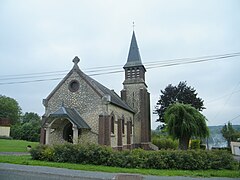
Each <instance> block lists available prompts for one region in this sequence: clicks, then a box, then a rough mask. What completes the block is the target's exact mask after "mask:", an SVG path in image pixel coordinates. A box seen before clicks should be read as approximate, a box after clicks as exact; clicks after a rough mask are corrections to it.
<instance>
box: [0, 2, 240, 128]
mask: <svg viewBox="0 0 240 180" xmlns="http://www.w3.org/2000/svg"><path fill="white" fill-rule="evenodd" d="M133 21H134V22H135V27H134V29H135V33H136V38H137V42H138V46H139V49H140V54H141V58H142V61H143V63H144V64H148V63H149V62H155V61H165V60H173V59H179V58H195V57H201V56H209V55H218V54H228V53H236V52H240V1H239V0H199V1H197V0H194V1H193V0H192V1H190V0H184V1H183V0H182V1H181V0H175V1H174V0H166V1H161V0H156V1H154V0H148V1H141V0H131V1H130V0H121V1H113V0H102V1H100V0H86V1H83V0H34V1H33V0H0V67H1V68H0V69H1V71H0V94H2V95H6V96H9V97H12V98H14V99H16V100H17V101H18V103H19V104H20V106H21V108H22V110H23V112H36V113H38V114H39V115H43V114H44V107H43V105H42V99H44V98H46V97H47V96H48V94H49V93H50V92H51V91H52V90H53V89H54V87H55V86H56V85H57V84H58V83H59V81H60V80H55V81H53V80H52V81H50V80H48V81H43V82H32V83H20V84H19V83H14V84H6V83H11V82H19V81H29V80H38V79H49V78H56V77H60V78H63V77H64V74H67V72H68V71H70V70H71V68H72V66H73V63H72V59H73V58H74V57H75V56H78V57H79V58H80V59H81V62H80V63H79V66H80V68H81V69H82V70H83V71H87V70H88V69H90V68H93V67H100V66H112V65H113V66H114V65H122V66H123V65H124V64H125V63H126V60H127V55H128V50H129V46H130V40H131V36H132V31H133V27H132V22H133ZM65 70H66V71H65ZM119 70H121V67H120V68H119ZM53 71H65V73H63V74H62V73H61V75H56V76H46V77H45V76H44V77H43V76H42V77H36V78H34V79H30V78H26V77H25V78H23V77H20V76H8V75H21V74H30V76H29V75H28V77H31V76H32V75H31V74H33V73H42V72H53ZM58 74H59V73H58ZM87 74H88V73H87ZM89 74H90V73H89ZM35 75H36V74H35ZM16 77H20V78H21V79H16ZM9 78H15V79H9ZM93 78H94V79H96V80H97V81H99V82H100V83H102V84H103V85H105V86H106V87H108V88H109V89H114V90H115V91H116V92H119V91H120V90H121V89H122V87H123V86H122V82H123V80H124V73H123V72H122V73H116V74H105V75H99V76H93ZM180 81H187V84H188V85H190V86H192V87H194V88H195V89H196V90H197V92H198V96H199V97H201V98H202V99H203V100H204V106H205V107H206V109H205V110H204V111H203V114H204V115H205V116H206V117H207V119H208V125H223V124H224V123H227V121H229V120H231V122H232V123H233V124H240V56H237V57H232V58H226V59H219V60H213V61H207V62H202V63H193V64H185V65H179V66H170V67H159V68H154V69H148V70H147V73H146V83H147V85H148V89H149V92H150V93H151V108H152V111H153V110H154V107H155V105H156V102H157V100H158V98H159V95H160V90H163V89H164V88H165V87H166V86H167V85H168V84H173V85H177V84H178V83H179V82H180ZM237 116H238V118H235V117H237ZM156 119H157V117H156V115H152V129H155V128H156V127H157V125H158V123H155V120H156Z"/></svg>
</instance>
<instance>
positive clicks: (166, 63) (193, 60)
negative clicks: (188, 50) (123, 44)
mask: <svg viewBox="0 0 240 180" xmlns="http://www.w3.org/2000/svg"><path fill="white" fill-rule="evenodd" d="M235 56H240V52H236V53H228V54H221V55H210V56H200V57H195V58H178V59H170V60H161V61H152V62H148V63H146V64H144V65H145V66H146V67H149V68H151V66H156V65H157V67H158V65H163V66H160V67H165V66H169V65H170V66H173V65H179V63H180V64H185V63H196V62H198V61H199V62H204V61H210V60H216V59H222V58H229V57H235ZM121 67H122V65H111V66H100V67H92V68H87V69H85V70H84V71H85V72H86V73H90V72H96V71H106V70H114V69H118V68H121ZM67 71H68V70H62V71H48V72H39V73H27V74H15V75H1V76H0V78H1V79H0V80H3V79H4V78H7V77H14V76H24V77H25V76H35V75H44V74H55V73H63V72H67ZM24 77H23V78H24Z"/></svg>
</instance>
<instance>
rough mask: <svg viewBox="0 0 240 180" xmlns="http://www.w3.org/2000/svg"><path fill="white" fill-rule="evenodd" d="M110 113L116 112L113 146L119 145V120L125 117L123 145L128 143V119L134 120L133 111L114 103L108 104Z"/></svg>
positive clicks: (112, 138) (112, 137)
mask: <svg viewBox="0 0 240 180" xmlns="http://www.w3.org/2000/svg"><path fill="white" fill-rule="evenodd" d="M108 114H114V120H115V123H114V134H111V146H112V147H116V146H117V139H118V133H117V128H118V125H117V121H118V119H122V118H124V132H125V133H124V134H122V137H121V138H122V143H123V145H126V144H127V121H130V120H133V113H131V112H129V111H126V110H123V109H122V108H119V107H118V106H115V105H113V104H109V105H108ZM131 142H132V136H131Z"/></svg>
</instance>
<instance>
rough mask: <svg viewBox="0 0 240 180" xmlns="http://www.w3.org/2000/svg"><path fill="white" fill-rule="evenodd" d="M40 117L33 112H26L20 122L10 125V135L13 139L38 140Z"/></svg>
mask: <svg viewBox="0 0 240 180" xmlns="http://www.w3.org/2000/svg"><path fill="white" fill-rule="evenodd" d="M40 129H41V119H40V116H39V115H38V114H36V113H33V112H30V113H28V112H26V113H25V114H24V115H23V116H22V117H21V123H18V124H15V125H14V126H12V127H11V136H12V137H13V138H14V139H22V140H27V141H39V140H40Z"/></svg>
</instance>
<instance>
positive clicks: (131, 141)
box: [41, 31, 153, 150]
mask: <svg viewBox="0 0 240 180" xmlns="http://www.w3.org/2000/svg"><path fill="white" fill-rule="evenodd" d="M79 61H80V60H79V58H78V57H75V58H74V59H73V63H74V65H73V68H72V69H71V70H70V72H69V73H68V74H67V75H66V76H65V77H64V78H63V79H62V81H61V82H60V83H59V84H58V85H57V86H56V88H55V89H54V90H53V91H52V92H51V93H50V94H49V95H48V97H47V98H46V99H44V100H43V105H44V106H45V114H44V115H43V119H42V129H41V143H43V144H57V143H64V142H70V143H86V142H89V143H97V144H100V145H107V146H111V147H112V148H114V149H118V150H121V149H132V148H138V147H141V148H143V149H151V148H153V145H152V144H151V143H150V142H151V120H150V94H149V92H148V90H147V85H146V82H145V72H146V69H145V67H144V65H143V64H142V61H141V57H140V53H139V49H138V45H137V41H136V37H135V33H134V31H133V34H132V39H131V44H130V49H129V54H128V58H127V62H126V64H125V65H124V66H123V69H124V70H125V79H124V81H123V89H122V91H121V96H119V95H118V94H117V93H116V92H115V91H114V90H110V89H108V88H107V87H105V86H104V85H102V84H100V83H99V82H97V81H96V80H94V79H92V78H91V77H89V76H88V75H86V74H85V73H84V72H82V71H81V69H80V68H79V66H78V63H79Z"/></svg>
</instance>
